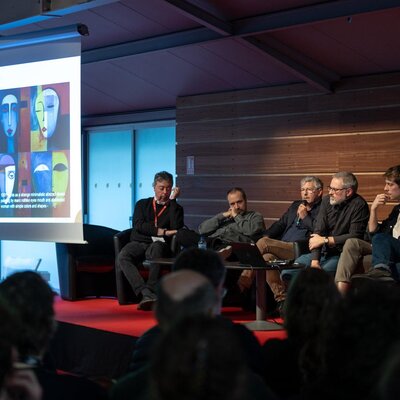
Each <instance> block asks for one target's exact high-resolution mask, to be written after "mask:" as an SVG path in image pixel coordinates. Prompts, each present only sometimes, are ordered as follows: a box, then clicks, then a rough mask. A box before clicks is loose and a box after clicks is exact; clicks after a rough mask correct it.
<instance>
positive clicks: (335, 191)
mask: <svg viewBox="0 0 400 400" xmlns="http://www.w3.org/2000/svg"><path fill="white" fill-rule="evenodd" d="M346 189H348V188H340V189H338V188H333V187H330V186H328V192H333V193H337V192H340V191H341V190H346Z"/></svg>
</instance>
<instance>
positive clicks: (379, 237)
mask: <svg viewBox="0 0 400 400" xmlns="http://www.w3.org/2000/svg"><path fill="white" fill-rule="evenodd" d="M399 261H400V240H399V239H395V238H394V237H393V236H392V235H389V234H388V233H377V234H375V235H374V236H373V237H372V266H373V267H375V266H377V267H382V266H383V265H387V266H388V267H389V268H390V271H391V272H392V274H393V277H394V278H395V279H396V280H399V273H398V268H397V265H398V263H399Z"/></svg>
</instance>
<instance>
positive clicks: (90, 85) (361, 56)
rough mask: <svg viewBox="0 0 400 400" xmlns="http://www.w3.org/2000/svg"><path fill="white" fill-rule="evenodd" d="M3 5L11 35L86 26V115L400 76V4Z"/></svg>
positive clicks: (218, 0)
mask: <svg viewBox="0 0 400 400" xmlns="http://www.w3.org/2000/svg"><path fill="white" fill-rule="evenodd" d="M25 2H30V3H29V4H31V3H32V0H25ZM2 3H4V5H1V6H0V15H3V17H2V18H0V33H1V35H3V36H8V35H13V34H17V33H22V32H29V31H36V30H40V29H48V28H54V27H60V26H66V25H71V24H77V23H83V24H85V25H87V27H88V29H89V32H90V34H89V36H84V37H82V115H84V116H89V115H102V114H114V113H131V112H136V111H142V110H154V109H164V108H174V107H175V104H176V98H177V97H179V96H188V95H197V94H201V93H212V92H221V91H231V90H238V89H248V88H257V87H264V86H271V85H282V84H288V83H294V82H308V83H309V84H310V85H312V86H314V87H317V88H318V89H319V90H321V91H323V92H329V91H334V89H335V85H337V84H338V82H340V80H341V79H342V78H344V77H350V76H358V75H366V74H376V73H384V72H391V71H400V0H390V1H389V0H379V1H377V0H342V1H315V0H268V1H267V0H190V1H189V0H120V1H117V0H92V1H90V0H40V2H36V3H38V4H39V3H40V7H41V10H39V11H38V12H36V11H37V10H36V9H34V10H32V6H31V5H30V6H29V8H30V9H29V10H28V9H25V10H24V5H23V4H22V3H24V1H21V5H20V6H16V5H12V6H10V2H6V1H3V2H2ZM27 4H28V3H27ZM46 7H47V8H46ZM25 8H27V6H25ZM42 10H44V11H43V12H42ZM4 12H6V14H4ZM4 15H7V18H4ZM0 39H1V38H0Z"/></svg>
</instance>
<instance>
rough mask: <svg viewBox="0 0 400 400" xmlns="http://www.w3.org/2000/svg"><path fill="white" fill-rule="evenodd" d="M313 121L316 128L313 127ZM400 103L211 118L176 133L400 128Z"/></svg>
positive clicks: (188, 138) (231, 136) (232, 136)
mask: <svg viewBox="0 0 400 400" xmlns="http://www.w3.org/2000/svg"><path fill="white" fill-rule="evenodd" d="M310 125H312V127H313V128H312V129H310ZM399 127H400V106H393V107H387V108H380V109H373V110H353V111H352V112H347V111H333V112H329V113H318V114H300V115H290V116H287V117H282V116H263V115H262V116H259V118H249V119H244V118H242V119H239V120H220V121H219V120H210V121H202V122H197V121H193V122H192V123H190V124H178V125H177V127H176V137H177V141H178V143H179V144H187V143H193V144H194V143H201V142H213V141H216V142H226V141H228V142H231V141H236V140H243V138H248V139H260V138H265V137H268V138H278V137H292V136H299V135H301V136H303V135H307V136H314V135H323V134H335V133H354V132H355V133H363V132H370V131H371V130H372V131H389V130H396V131H398V130H399Z"/></svg>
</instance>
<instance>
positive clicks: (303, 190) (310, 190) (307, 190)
mask: <svg viewBox="0 0 400 400" xmlns="http://www.w3.org/2000/svg"><path fill="white" fill-rule="evenodd" d="M318 189H319V188H318ZM318 189H309V188H301V189H300V192H301V193H306V192H310V193H314V192H316V191H317V190H318Z"/></svg>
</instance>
